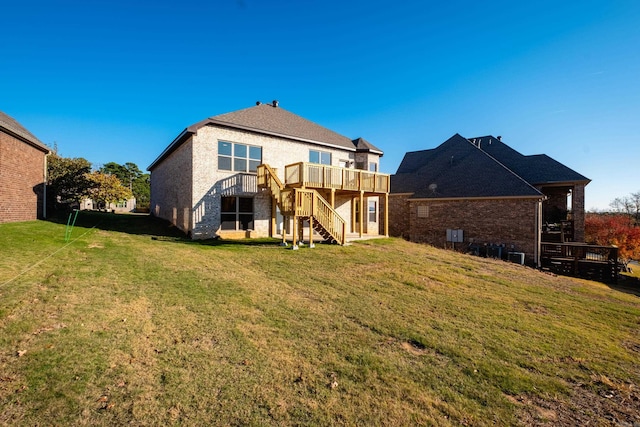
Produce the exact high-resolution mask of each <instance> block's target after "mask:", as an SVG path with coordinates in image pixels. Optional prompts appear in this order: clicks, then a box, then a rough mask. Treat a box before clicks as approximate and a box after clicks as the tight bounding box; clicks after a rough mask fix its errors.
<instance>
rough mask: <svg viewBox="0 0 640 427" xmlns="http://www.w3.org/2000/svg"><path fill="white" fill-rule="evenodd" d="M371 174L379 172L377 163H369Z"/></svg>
mask: <svg viewBox="0 0 640 427" xmlns="http://www.w3.org/2000/svg"><path fill="white" fill-rule="evenodd" d="M369 172H378V164H377V163H373V162H371V163H369Z"/></svg>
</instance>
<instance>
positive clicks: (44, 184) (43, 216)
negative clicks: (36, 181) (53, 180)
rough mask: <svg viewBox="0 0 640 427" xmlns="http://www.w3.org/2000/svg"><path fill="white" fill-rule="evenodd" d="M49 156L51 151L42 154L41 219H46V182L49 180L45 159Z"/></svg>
mask: <svg viewBox="0 0 640 427" xmlns="http://www.w3.org/2000/svg"><path fill="white" fill-rule="evenodd" d="M49 154H51V151H47V152H46V153H45V154H44V170H43V171H42V172H43V173H42V176H43V177H44V182H43V183H42V219H46V218H47V181H48V180H49V173H48V172H49V171H48V170H47V157H49Z"/></svg>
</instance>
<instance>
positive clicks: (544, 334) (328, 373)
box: [0, 212, 640, 426]
mask: <svg viewBox="0 0 640 427" xmlns="http://www.w3.org/2000/svg"><path fill="white" fill-rule="evenodd" d="M64 237H65V225H64V224H59V223H54V222H43V221H38V222H25V223H14V224H2V225H0V248H1V249H0V255H1V256H0V425H6V424H13V425H128V424H132V425H224V426H227V425H243V426H244V425H256V426H264V425H318V426H325V425H362V426H375V425H445V426H446V425H473V426H482V425H519V424H520V425H550V426H551V425H553V426H556V425H585V424H587V423H591V425H633V423H634V422H637V423H640V415H639V414H640V392H639V391H638V387H639V386H640V364H639V363H638V361H639V360H640V298H639V297H638V295H639V294H640V292H638V291H639V289H634V288H629V287H626V288H624V289H622V290H621V289H616V288H612V287H609V286H607V285H604V284H600V283H596V282H589V281H584V280H577V279H571V278H565V277H555V276H552V275H549V274H545V273H542V272H539V271H535V270H532V269H528V268H525V267H521V266H518V265H515V264H508V263H504V262H501V261H494V260H488V259H483V258H477V257H471V256H466V255H460V254H457V253H453V252H451V251H443V250H440V249H436V248H433V247H430V246H425V245H417V244H412V243H408V242H405V241H403V240H398V239H380V240H370V241H365V242H361V243H355V244H353V245H350V246H345V247H340V246H333V245H317V246H316V247H315V248H314V249H309V248H306V247H303V248H301V249H300V250H299V251H291V250H287V249H284V248H281V247H280V246H278V242H277V241H273V240H260V241H257V242H256V241H252V242H224V241H222V242H221V241H205V242H192V241H189V240H186V239H183V238H181V237H180V236H179V234H177V233H175V231H174V230H172V229H170V228H168V227H167V226H166V224H164V223H162V222H159V221H154V220H152V219H151V218H149V217H146V216H128V215H113V214H98V213H86V212H83V213H81V214H80V216H79V218H78V223H77V224H76V227H75V228H74V230H73V233H72V235H71V240H70V241H69V243H65V239H64ZM625 423H628V424H625Z"/></svg>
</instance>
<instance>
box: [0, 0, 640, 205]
mask: <svg viewBox="0 0 640 427" xmlns="http://www.w3.org/2000/svg"><path fill="white" fill-rule="evenodd" d="M0 46H1V48H2V59H0V61H1V62H0V111H3V112H5V113H7V114H9V115H10V116H12V117H14V118H15V119H16V120H18V121H19V122H20V123H21V124H23V125H24V126H25V127H27V128H28V129H29V130H30V131H31V132H32V133H33V134H35V135H36V136H37V137H38V138H39V139H40V140H41V141H43V142H44V143H46V144H48V145H50V146H53V145H54V143H55V144H57V147H58V151H59V153H60V154H61V155H63V156H65V157H84V158H86V159H87V160H89V161H90V162H92V163H93V164H94V166H99V165H101V164H104V163H107V162H111V161H114V162H117V163H121V164H122V163H125V162H134V163H136V164H137V165H138V166H139V167H140V168H141V169H145V168H146V167H147V166H148V165H149V164H150V163H151V162H152V161H153V160H154V159H155V158H156V157H157V156H158V155H159V154H160V152H161V151H162V150H163V149H164V148H165V147H166V146H167V145H168V144H169V143H170V142H171V141H172V140H173V139H174V138H175V137H176V136H177V135H178V134H179V133H180V132H181V131H182V130H183V129H184V128H185V127H187V126H188V125H190V124H192V123H195V122H198V121H200V120H202V119H204V118H206V117H210V116H213V115H217V114H222V113H226V112H230V111H234V110H238V109H241V108H246V107H250V106H253V105H255V102H256V101H258V100H259V101H262V102H270V101H271V100H273V99H277V100H279V101H280V106H281V107H282V108H285V109H287V110H289V111H291V112H293V113H296V114H298V115H301V116H302V117H305V118H307V119H309V120H312V121H314V122H316V123H318V124H321V125H323V126H326V127H328V128H330V129H332V130H334V131H337V132H339V133H341V134H343V135H346V136H348V137H350V138H357V137H363V138H365V139H366V140H368V141H369V142H371V143H373V144H374V145H376V146H378V147H379V148H381V149H382V150H383V151H384V152H385V155H384V157H383V159H382V167H381V171H382V172H387V173H394V172H395V170H396V169H397V167H398V165H399V164H400V161H401V160H402V157H403V156H404V153H405V152H407V151H415V150H422V149H428V148H433V147H436V146H437V145H439V144H440V143H442V142H443V141H445V140H446V139H447V138H449V137H450V136H451V135H453V134H455V133H460V134H461V135H463V136H465V137H469V138H471V137H473V136H482V135H489V134H491V135H494V136H497V135H501V136H502V137H503V141H504V142H506V143H507V144H509V145H510V146H511V147H513V148H515V149H516V150H518V151H520V152H521V153H523V154H541V153H544V154H547V155H549V156H551V157H553V158H555V159H556V160H558V161H560V162H562V163H564V164H566V165H567V166H569V167H571V168H572V169H574V170H576V171H577V172H580V173H582V174H583V175H585V176H587V177H588V178H590V179H592V182H591V183H590V184H589V185H588V186H587V192H586V207H587V208H589V209H591V208H597V209H606V208H607V207H608V205H609V202H610V201H611V200H612V199H613V198H615V197H620V196H626V195H628V194H630V193H631V192H636V191H640V172H639V169H638V163H639V161H640V140H639V139H640V83H639V81H640V2H638V1H625V0H621V1H612V0H607V1H589V0H584V1H564V2H558V1H536V2H514V1H486V2H479V1H461V0H458V1H456V0H451V1H448V2H443V1H425V0H423V1H413V0H410V1H403V2H398V1H395V2H390V1H375V0H369V1H351V2H345V1H333V0H325V1H322V2H319V1H312V0H300V1H269V0H262V1H258V0H225V1H207V2H205V1H190V0H182V1H164V0H159V1H154V2H136V1H134V0H128V1H121V0H109V1H105V0H95V1H94V0H92V1H86V0H83V1H76V0H72V1H30V0H22V1H21V2H10V4H9V5H4V6H3V17H2V25H0Z"/></svg>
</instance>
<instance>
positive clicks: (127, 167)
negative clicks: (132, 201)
mask: <svg viewBox="0 0 640 427" xmlns="http://www.w3.org/2000/svg"><path fill="white" fill-rule="evenodd" d="M99 171H100V172H102V173H106V174H109V175H115V176H117V177H118V179H119V180H120V182H122V184H123V185H125V186H127V187H129V189H130V190H131V189H133V183H134V181H135V180H136V179H138V178H139V177H141V176H142V171H141V170H140V168H138V165H136V164H135V163H131V162H127V163H125V164H124V165H119V164H118V163H115V162H109V163H107V164H105V165H104V166H102V167H101V168H100V170H99Z"/></svg>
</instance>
